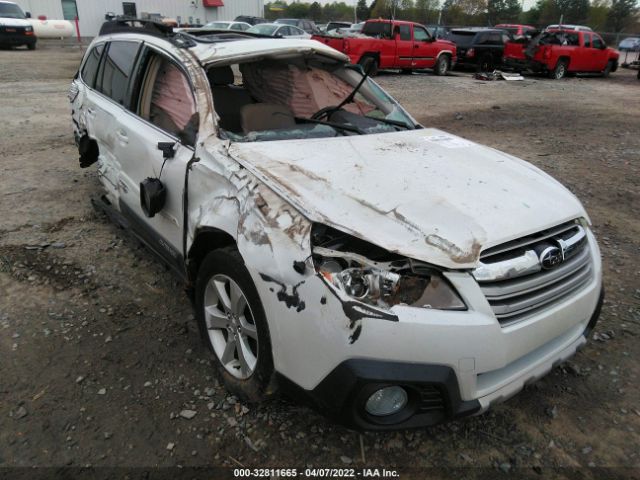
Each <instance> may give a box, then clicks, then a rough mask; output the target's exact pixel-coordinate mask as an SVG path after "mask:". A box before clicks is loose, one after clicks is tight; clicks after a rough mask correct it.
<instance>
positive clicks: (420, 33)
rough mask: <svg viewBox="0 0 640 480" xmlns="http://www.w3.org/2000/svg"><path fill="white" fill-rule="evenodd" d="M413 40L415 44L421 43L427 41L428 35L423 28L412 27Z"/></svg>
mask: <svg viewBox="0 0 640 480" xmlns="http://www.w3.org/2000/svg"><path fill="white" fill-rule="evenodd" d="M413 39H414V40H415V41H416V42H423V41H425V40H428V39H429V34H428V33H427V31H426V30H425V29H424V28H422V27H418V26H416V25H414V26H413Z"/></svg>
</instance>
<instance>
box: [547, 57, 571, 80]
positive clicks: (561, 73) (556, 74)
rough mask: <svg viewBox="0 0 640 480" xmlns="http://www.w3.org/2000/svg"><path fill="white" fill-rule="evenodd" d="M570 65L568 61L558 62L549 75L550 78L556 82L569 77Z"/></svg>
mask: <svg viewBox="0 0 640 480" xmlns="http://www.w3.org/2000/svg"><path fill="white" fill-rule="evenodd" d="M568 66H569V63H568V62H567V61H566V60H558V63H556V68H554V69H553V71H552V72H551V73H550V74H549V76H550V77H551V78H552V79H554V80H560V79H562V78H564V77H566V76H567V68H568Z"/></svg>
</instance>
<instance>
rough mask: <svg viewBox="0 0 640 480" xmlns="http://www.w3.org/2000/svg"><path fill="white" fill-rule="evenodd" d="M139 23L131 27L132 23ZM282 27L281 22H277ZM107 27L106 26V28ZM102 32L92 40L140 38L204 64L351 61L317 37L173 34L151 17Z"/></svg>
mask: <svg viewBox="0 0 640 480" xmlns="http://www.w3.org/2000/svg"><path fill="white" fill-rule="evenodd" d="M136 23H137V24H142V25H143V27H139V26H134V27H132V26H128V25H133V24H136ZM278 26H282V25H278ZM105 27H107V28H105ZM100 33H101V34H100V35H98V36H97V37H95V39H94V40H93V42H92V43H97V42H102V41H110V40H138V41H144V42H147V43H150V44H153V45H156V46H158V47H160V48H163V49H165V50H168V51H170V52H172V53H174V54H178V52H176V50H184V49H187V50H188V51H190V52H191V53H192V54H193V55H194V56H195V57H196V58H197V59H198V60H199V61H200V63H201V64H213V63H225V62H226V63H232V62H233V61H234V60H236V59H251V58H264V57H277V56H279V55H291V54H292V53H298V54H300V55H315V54H317V55H321V56H324V57H329V58H332V59H334V60H336V61H339V62H348V61H349V57H347V56H346V55H345V54H343V53H342V52H339V51H338V50H335V49H333V48H331V47H329V46H328V45H326V44H324V43H321V42H317V41H315V40H307V39H298V38H274V37H270V36H267V35H259V34H255V33H247V32H230V31H227V30H209V31H207V30H206V29H201V28H198V29H183V30H182V31H180V32H177V33H174V31H173V29H172V28H171V27H168V26H166V25H162V24H158V23H157V22H153V21H149V20H131V19H129V20H120V21H114V22H105V24H103V26H102V29H101V30H100Z"/></svg>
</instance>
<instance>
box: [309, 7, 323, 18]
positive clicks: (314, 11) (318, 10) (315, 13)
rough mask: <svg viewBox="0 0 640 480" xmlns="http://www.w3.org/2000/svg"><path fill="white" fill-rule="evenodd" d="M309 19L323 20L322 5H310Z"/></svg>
mask: <svg viewBox="0 0 640 480" xmlns="http://www.w3.org/2000/svg"><path fill="white" fill-rule="evenodd" d="M309 18H311V19H312V20H317V21H320V19H321V18H322V5H320V4H319V3H318V2H313V3H312V4H311V5H309Z"/></svg>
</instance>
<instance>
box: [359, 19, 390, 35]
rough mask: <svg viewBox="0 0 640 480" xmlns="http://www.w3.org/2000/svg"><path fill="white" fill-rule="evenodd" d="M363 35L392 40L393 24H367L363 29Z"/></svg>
mask: <svg viewBox="0 0 640 480" xmlns="http://www.w3.org/2000/svg"><path fill="white" fill-rule="evenodd" d="M362 33H364V34H365V35H367V36H369V37H380V38H391V23H384V22H367V23H365V24H364V27H362Z"/></svg>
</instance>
